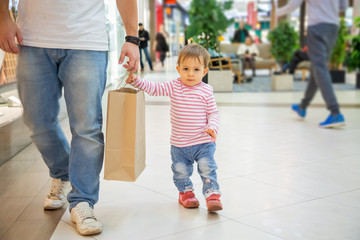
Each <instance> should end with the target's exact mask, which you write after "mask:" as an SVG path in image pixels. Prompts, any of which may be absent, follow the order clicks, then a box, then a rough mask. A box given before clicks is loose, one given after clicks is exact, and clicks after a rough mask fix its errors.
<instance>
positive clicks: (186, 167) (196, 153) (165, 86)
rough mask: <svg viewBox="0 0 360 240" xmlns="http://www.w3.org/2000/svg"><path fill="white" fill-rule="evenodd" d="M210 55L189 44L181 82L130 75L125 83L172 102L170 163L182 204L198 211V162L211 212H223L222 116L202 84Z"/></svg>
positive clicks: (210, 91) (180, 68)
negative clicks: (195, 168) (218, 160)
mask: <svg viewBox="0 0 360 240" xmlns="http://www.w3.org/2000/svg"><path fill="white" fill-rule="evenodd" d="M209 60H210V55H209V53H208V52H207V51H206V49H205V48H203V47H201V46H200V45H197V44H189V45H187V46H185V47H184V48H182V49H181V51H180V53H179V56H178V61H177V67H176V69H177V71H178V72H179V74H180V78H178V79H176V80H173V81H169V82H150V81H146V80H144V79H141V78H140V77H136V76H135V75H133V74H132V73H130V75H129V77H128V78H127V80H126V82H127V83H130V84H132V85H133V86H134V87H136V88H139V89H141V90H143V91H145V92H146V93H148V94H150V95H153V96H169V97H170V99H171V110H170V114H171V127H172V130H171V139H170V142H171V159H172V166H171V168H172V171H173V173H174V175H173V180H174V183H175V185H176V187H177V189H178V190H179V203H180V204H181V205H182V206H184V207H185V208H196V207H198V206H199V201H198V200H197V199H196V197H195V194H194V192H193V191H194V189H193V183H192V182H191V180H190V177H191V175H192V172H193V164H194V162H197V164H198V172H199V174H200V176H201V179H202V181H203V194H204V196H205V198H206V205H207V208H208V211H210V212H213V211H218V210H222V204H221V202H220V190H219V184H218V182H217V176H216V169H217V165H216V163H215V159H214V152H215V147H216V145H215V140H216V135H217V130H218V126H219V112H218V110H217V108H216V103H215V99H214V95H213V89H212V87H211V86H209V85H207V84H205V83H203V82H202V78H203V77H204V76H205V75H206V73H207V72H208V71H209V69H208V64H209Z"/></svg>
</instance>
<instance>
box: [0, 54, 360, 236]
mask: <svg viewBox="0 0 360 240" xmlns="http://www.w3.org/2000/svg"><path fill="white" fill-rule="evenodd" d="M170 69H174V63H173V61H171V62H170V64H168V66H167V69H166V70H167V71H160V70H159V71H156V72H154V73H150V74H146V77H147V78H148V79H151V80H153V81H157V80H158V81H162V80H165V79H172V78H173V77H176V72H174V71H173V70H170ZM301 96H302V93H293V92H280V93H241V94H225V93H216V94H215V98H216V100H217V103H218V107H219V110H220V114H221V130H220V134H219V137H218V140H217V151H216V156H215V157H216V161H217V163H218V165H219V170H218V178H219V183H220V186H221V190H222V194H223V195H222V201H223V205H224V210H223V211H220V212H218V213H217V214H209V213H208V212H207V211H206V205H205V200H204V199H203V197H202V196H201V180H200V178H199V176H198V174H197V173H196V171H194V176H193V182H194V184H195V188H196V195H197V196H198V198H199V200H200V208H199V209H190V210H189V209H184V208H182V207H181V206H180V205H179V204H178V203H177V194H178V193H177V190H176V188H175V186H174V184H173V183H172V173H171V169H170V164H171V163H170V162H171V161H170V155H169V152H170V150H169V148H170V145H169V135H170V122H169V104H168V99H167V98H165V97H150V96H147V105H146V136H147V167H146V169H145V171H144V172H143V173H142V174H141V176H140V177H139V178H138V180H137V181H136V182H135V183H127V182H116V181H105V180H102V181H101V192H100V200H99V203H98V204H97V205H96V208H95V212H96V215H97V217H98V218H99V219H100V220H101V221H102V222H103V224H104V231H103V233H102V234H100V235H96V236H93V237H87V238H89V239H105V240H112V239H139V240H147V239H161V240H165V239H176V240H177V239H196V240H198V239H216V240H218V239H225V240H228V239H234V240H235V239H236V240H238V239H245V240H281V239H283V240H297V239H299V240H300V239H302V240H318V239H319V240H320V239H321V240H322V239H324V240H340V239H341V240H343V239H344V240H345V239H347V240H359V239H360V170H359V169H360V124H359V123H360V107H359V103H360V91H346V92H338V93H337V96H338V99H339V102H340V103H341V104H342V106H343V108H342V112H343V113H344V115H345V117H346V120H347V126H346V127H344V128H342V129H330V130H329V129H320V128H318V127H317V124H318V122H319V121H322V120H323V119H324V118H325V117H326V116H327V111H326V110H325V108H324V106H323V101H322V99H321V96H320V95H319V94H318V96H317V97H316V99H315V100H314V104H313V105H312V107H310V108H309V110H308V116H307V118H306V120H304V121H300V120H297V118H296V117H295V115H294V114H293V113H292V112H291V111H290V110H289V104H290V103H292V102H297V101H298V100H299V99H300V98H301ZM104 103H106V97H105V98H104ZM62 125H63V126H64V128H65V129H66V131H68V126H67V120H65V121H63V122H62ZM68 137H69V134H68ZM48 180H49V178H48V174H47V169H46V167H45V166H44V164H43V163H42V160H41V158H40V154H39V153H38V152H37V151H36V149H35V147H34V145H33V144H32V145H30V146H29V147H28V148H26V149H25V150H24V151H22V152H21V153H20V154H18V155H17V156H15V158H14V159H12V160H11V161H9V162H8V163H6V164H4V165H2V166H1V167H0V189H1V192H0V203H1V204H0V219H1V222H0V238H1V237H2V239H49V238H50V236H51V235H52V236H51V239H53V240H57V239H59V240H62V239H75V240H76V239H85V237H81V236H80V235H78V234H77V233H76V231H75V228H74V225H73V224H72V223H71V220H70V216H69V213H68V211H64V210H62V211H52V212H44V211H43V210H42V209H41V207H42V200H43V198H44V196H45V194H46V191H47V188H48V186H49V181H48ZM63 212H64V215H63V216H62V213H63ZM59 218H61V220H60V222H59V223H58V225H57V226H56V224H57V221H58V219H59ZM55 227H56V229H55V231H54V232H53V230H54V228H55Z"/></svg>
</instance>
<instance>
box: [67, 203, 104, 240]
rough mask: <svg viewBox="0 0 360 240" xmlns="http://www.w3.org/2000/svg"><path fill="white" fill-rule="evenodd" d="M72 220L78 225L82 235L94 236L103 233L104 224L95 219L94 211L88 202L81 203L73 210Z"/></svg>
mask: <svg viewBox="0 0 360 240" xmlns="http://www.w3.org/2000/svg"><path fill="white" fill-rule="evenodd" d="M71 220H72V221H73V222H74V223H76V228H77V231H78V232H79V233H80V234H81V235H93V234H97V233H101V231H102V223H101V222H99V221H98V220H97V219H96V218H95V215H94V210H93V209H92V208H91V207H90V206H89V203H88V202H80V203H78V204H77V205H76V206H75V207H74V208H73V209H71Z"/></svg>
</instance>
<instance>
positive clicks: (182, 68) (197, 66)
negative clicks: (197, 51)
mask: <svg viewBox="0 0 360 240" xmlns="http://www.w3.org/2000/svg"><path fill="white" fill-rule="evenodd" d="M200 59H201V61H199V60H198V59H197V58H191V57H189V58H187V59H185V60H182V61H181V62H180V65H178V66H176V69H177V71H178V72H179V74H180V79H181V82H182V83H183V84H185V85H187V86H195V85H197V84H199V83H201V80H202V78H203V77H204V76H205V75H206V73H207V72H208V71H209V68H205V67H204V59H203V57H200Z"/></svg>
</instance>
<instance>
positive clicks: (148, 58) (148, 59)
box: [143, 47, 153, 70]
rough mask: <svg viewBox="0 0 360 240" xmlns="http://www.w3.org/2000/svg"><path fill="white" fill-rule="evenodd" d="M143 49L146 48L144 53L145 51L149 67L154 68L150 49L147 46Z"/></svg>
mask: <svg viewBox="0 0 360 240" xmlns="http://www.w3.org/2000/svg"><path fill="white" fill-rule="evenodd" d="M143 50H144V53H145V57H146V60H147V61H148V63H149V67H150V69H151V70H153V65H152V61H151V58H150V54H149V50H148V48H147V47H145V48H143Z"/></svg>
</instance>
